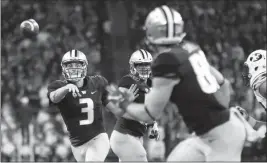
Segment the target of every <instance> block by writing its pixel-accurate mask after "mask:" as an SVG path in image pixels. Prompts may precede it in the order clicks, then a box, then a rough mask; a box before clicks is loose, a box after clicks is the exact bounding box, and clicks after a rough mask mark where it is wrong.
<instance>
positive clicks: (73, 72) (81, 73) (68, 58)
mask: <svg viewBox="0 0 267 163" xmlns="http://www.w3.org/2000/svg"><path fill="white" fill-rule="evenodd" d="M87 66H88V61H87V58H86V56H85V54H84V53H83V52H81V51H79V50H76V49H74V50H70V51H68V52H67V53H65V54H64V56H63V58H62V61H61V67H62V74H63V76H64V78H65V79H66V80H68V81H71V82H77V81H79V80H81V79H83V78H84V77H85V76H86V74H87Z"/></svg>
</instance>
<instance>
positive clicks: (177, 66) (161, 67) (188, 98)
mask: <svg viewBox="0 0 267 163" xmlns="http://www.w3.org/2000/svg"><path fill="white" fill-rule="evenodd" d="M152 75H153V77H165V78H180V79H181V81H180V82H179V84H177V85H176V86H175V87H174V88H173V91H172V94H171V98H170V101H171V102H173V103H175V104H176V105H177V107H178V109H179V112H180V114H181V115H182V117H183V119H184V121H185V123H186V124H187V126H188V128H189V129H191V130H193V131H195V132H196V134H203V133H206V132H207V131H209V130H210V129H212V128H214V127H216V126H217V125H220V124H222V123H224V122H226V121H228V120H229V116H230V113H229V110H228V108H225V107H224V106H222V105H221V104H220V102H219V100H220V99H216V98H215V96H214V93H215V92H216V91H217V90H218V89H219V84H218V83H217V81H216V78H215V77H214V76H213V75H212V74H211V73H210V66H209V63H208V61H207V59H206V57H205V54H204V53H203V51H202V50H201V49H200V48H199V46H197V45H195V44H193V43H189V42H183V43H182V44H180V45H177V47H174V48H172V49H171V50H169V51H165V52H162V53H160V54H158V55H157V56H156V57H155V59H154V61H153V63H152Z"/></svg>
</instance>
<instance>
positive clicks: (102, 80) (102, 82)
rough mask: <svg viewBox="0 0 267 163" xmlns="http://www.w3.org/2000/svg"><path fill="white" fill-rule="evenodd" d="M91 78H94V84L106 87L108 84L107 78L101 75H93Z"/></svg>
mask: <svg viewBox="0 0 267 163" xmlns="http://www.w3.org/2000/svg"><path fill="white" fill-rule="evenodd" d="M88 78H90V77H88ZM91 79H92V80H93V82H94V84H95V85H97V87H98V88H100V87H102V86H104V87H105V86H106V85H108V81H107V79H106V78H105V77H103V76H101V75H94V76H91Z"/></svg>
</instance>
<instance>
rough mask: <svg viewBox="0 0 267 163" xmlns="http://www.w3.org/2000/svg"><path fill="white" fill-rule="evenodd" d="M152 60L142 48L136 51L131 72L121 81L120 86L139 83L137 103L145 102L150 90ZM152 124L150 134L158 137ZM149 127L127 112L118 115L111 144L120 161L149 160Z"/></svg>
mask: <svg viewBox="0 0 267 163" xmlns="http://www.w3.org/2000/svg"><path fill="white" fill-rule="evenodd" d="M151 62H152V56H151V54H150V53H148V52H147V51H145V50H142V49H140V50H137V51H135V52H134V53H133V54H132V56H131V58H130V60H129V64H130V71H131V73H130V74H128V75H125V76H124V77H123V78H122V79H121V80H120V81H119V87H122V88H127V89H129V88H130V87H131V86H132V85H134V84H136V85H137V89H138V97H137V98H136V99H135V100H134V102H136V103H140V104H144V101H145V94H146V93H148V92H149V90H150V87H151V80H150V79H149V77H150V74H151ZM150 126H153V130H152V132H153V134H151V135H150V136H151V137H152V138H156V137H157V136H158V135H157V124H156V122H155V123H153V124H151V125H150ZM148 127H149V126H148V125H147V124H145V123H143V122H139V121H137V120H135V119H134V118H132V117H131V116H129V115H128V114H127V113H125V114H124V115H122V116H121V117H118V119H117V122H116V125H115V127H114V131H113V132H112V135H111V138H110V144H111V148H112V150H113V152H114V153H115V154H116V155H117V156H118V157H119V159H120V161H147V157H146V150H145V149H144V147H143V136H144V134H145V133H146V131H147V128H148ZM154 131H156V132H154Z"/></svg>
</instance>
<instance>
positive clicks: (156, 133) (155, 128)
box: [148, 122, 160, 140]
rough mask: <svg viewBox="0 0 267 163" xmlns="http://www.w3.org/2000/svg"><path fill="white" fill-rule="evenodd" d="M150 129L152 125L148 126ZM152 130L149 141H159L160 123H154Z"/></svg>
mask: <svg viewBox="0 0 267 163" xmlns="http://www.w3.org/2000/svg"><path fill="white" fill-rule="evenodd" d="M148 127H150V125H148ZM151 127H152V128H151V130H150V133H149V139H156V140H159V137H160V136H159V128H158V123H157V122H154V123H153V124H152V125H151Z"/></svg>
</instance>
